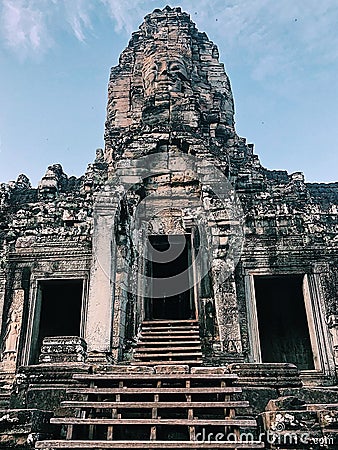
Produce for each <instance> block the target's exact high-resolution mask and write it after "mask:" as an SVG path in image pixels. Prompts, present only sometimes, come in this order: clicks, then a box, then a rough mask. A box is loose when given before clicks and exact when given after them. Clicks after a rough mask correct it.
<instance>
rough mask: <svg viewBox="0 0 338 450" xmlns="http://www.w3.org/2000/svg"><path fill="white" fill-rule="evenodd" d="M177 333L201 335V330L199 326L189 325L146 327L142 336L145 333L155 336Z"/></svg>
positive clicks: (142, 331)
mask: <svg viewBox="0 0 338 450" xmlns="http://www.w3.org/2000/svg"><path fill="white" fill-rule="evenodd" d="M177 333H182V334H195V335H199V331H198V329H197V328H194V327H193V328H189V327H175V328H168V329H165V328H161V330H156V329H154V328H144V329H142V330H141V334H142V336H145V335H151V336H155V335H171V334H177Z"/></svg>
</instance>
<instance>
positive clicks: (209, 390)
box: [66, 386, 242, 395]
mask: <svg viewBox="0 0 338 450" xmlns="http://www.w3.org/2000/svg"><path fill="white" fill-rule="evenodd" d="M66 392H67V394H88V395H93V394H96V395H105V394H112V395H114V394H123V395H125V394H133V395H135V394H187V395H189V394H194V395H196V394H236V393H241V392H242V388H241V387H238V386H229V387H192V388H185V387H184V388H179V387H170V388H168V387H156V388H155V387H137V388H135V387H122V388H88V387H84V388H80V387H78V388H70V389H67V391H66Z"/></svg>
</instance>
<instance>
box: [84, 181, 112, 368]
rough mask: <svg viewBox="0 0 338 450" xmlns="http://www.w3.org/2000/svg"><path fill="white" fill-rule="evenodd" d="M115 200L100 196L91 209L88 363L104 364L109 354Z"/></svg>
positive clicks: (87, 327)
mask: <svg viewBox="0 0 338 450" xmlns="http://www.w3.org/2000/svg"><path fill="white" fill-rule="evenodd" d="M116 200H117V199H116V198H114V197H113V195H112V194H111V193H110V192H109V188H107V190H106V191H103V192H101V193H100V194H99V195H98V196H97V199H96V203H95V205H94V232H93V256H92V267H91V274H90V284H89V298H88V310H87V319H86V328H85V340H86V342H87V345H88V355H89V358H90V359H94V360H96V359H97V360H99V361H102V362H104V361H106V360H107V356H108V355H109V354H110V352H111V339H112V319H113V314H114V312H113V310H114V276H115V269H114V261H115V257H114V251H115V245H114V219H115V212H116V210H117V201H116Z"/></svg>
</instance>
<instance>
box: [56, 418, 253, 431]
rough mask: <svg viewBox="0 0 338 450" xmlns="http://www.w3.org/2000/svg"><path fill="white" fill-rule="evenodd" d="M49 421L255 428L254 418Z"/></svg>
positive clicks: (58, 422) (71, 419)
mask: <svg viewBox="0 0 338 450" xmlns="http://www.w3.org/2000/svg"><path fill="white" fill-rule="evenodd" d="M50 423H52V424H54V425H128V426H137V425H170V426H171V425H172V426H177V425H182V426H196V425H203V426H234V427H241V428H255V427H257V422H256V420H254V419H241V418H238V419H160V418H157V419H101V418H98V419H97V418H86V419H80V418H77V417H52V418H51V419H50Z"/></svg>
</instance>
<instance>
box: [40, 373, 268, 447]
mask: <svg viewBox="0 0 338 450" xmlns="http://www.w3.org/2000/svg"><path fill="white" fill-rule="evenodd" d="M222 370H223V372H225V370H224V369H221V370H220V368H205V367H204V368H203V367H200V368H199V367H196V368H191V369H190V373H188V368H187V367H184V366H176V367H175V366H170V365H169V366H168V365H163V366H156V367H154V368H151V367H144V366H139V367H137V366H124V367H120V368H115V369H114V371H113V372H112V373H109V372H108V373H99V374H75V375H74V378H75V379H76V380H78V381H79V382H81V383H82V386H81V387H72V388H70V389H68V391H67V394H68V398H69V399H68V400H67V401H63V402H62V403H61V406H62V407H63V408H64V411H65V414H63V417H55V418H52V419H51V423H52V424H54V425H56V426H60V427H61V437H62V439H58V440H45V441H38V442H37V443H36V444H35V448H36V449H45V450H47V449H61V448H62V449H73V448H74V449H87V450H89V449H106V448H107V449H108V448H109V449H125V448H129V449H132V448H133V449H155V448H157V449H167V448H171V449H188V448H193V449H199V448H203V449H216V448H227V449H234V450H235V449H238V450H239V449H249V448H250V449H255V448H264V444H263V443H262V442H259V441H258V440H257V438H256V437H255V434H256V433H257V430H256V427H257V424H256V420H254V419H252V417H248V416H246V415H245V411H246V409H248V408H249V402H247V401H242V400H240V399H238V395H240V394H241V392H242V389H241V387H238V386H236V385H234V384H235V382H236V380H237V375H235V374H229V373H221V372H222ZM234 396H235V398H234ZM241 409H242V411H244V414H243V412H242V414H241V415H237V410H241ZM243 431H244V432H246V433H248V432H250V433H252V436H253V438H252V440H250V441H249V442H248V441H247V440H245V441H244V440H243V441H242V439H241V433H242V432H243Z"/></svg>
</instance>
